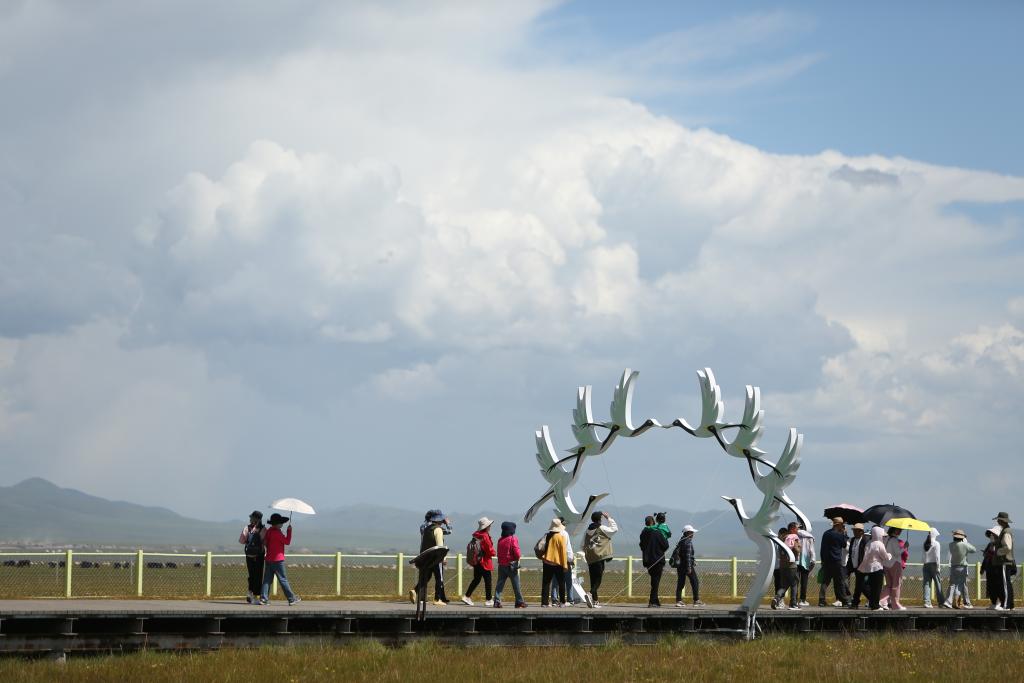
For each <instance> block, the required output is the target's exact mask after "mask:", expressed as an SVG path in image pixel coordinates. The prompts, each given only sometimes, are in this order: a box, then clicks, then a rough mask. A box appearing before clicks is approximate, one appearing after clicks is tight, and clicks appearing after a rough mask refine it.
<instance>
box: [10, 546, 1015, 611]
mask: <svg viewBox="0 0 1024 683" xmlns="http://www.w3.org/2000/svg"><path fill="white" fill-rule="evenodd" d="M411 556H412V555H408V554H405V553H397V554H386V555H384V554H380V555H347V554H343V553H341V552H335V553H323V554H319V553H301V554H300V553H296V554H289V555H288V564H287V571H288V577H289V581H290V582H291V583H292V586H293V588H294V589H295V590H296V592H297V593H299V594H300V595H303V596H304V597H320V598H330V597H334V598H346V599H363V598H394V597H395V596H396V595H398V596H403V595H407V593H408V591H409V590H410V589H412V587H413V583H414V582H415V581H416V575H417V572H416V571H415V570H413V569H412V568H410V567H408V566H407V565H408V562H407V559H408V558H409V557H411ZM453 565H454V566H453ZM464 567H466V564H465V562H464V558H463V555H462V554H461V553H458V554H455V555H452V556H449V559H448V562H447V566H446V567H445V569H444V570H443V576H444V578H443V581H444V584H445V588H446V591H447V593H448V596H449V597H450V598H455V599H457V598H458V597H459V596H461V595H463V592H464V590H465V589H466V583H465V578H466V577H465V575H464ZM755 568H756V561H755V560H749V559H742V558H737V557H730V558H698V560H697V572H698V575H699V577H700V591H701V598H702V599H703V600H704V601H705V602H721V601H726V602H728V601H732V600H738V599H739V598H741V597H742V596H743V595H744V594H745V593H746V591H747V588H748V587H749V585H750V582H751V581H752V580H753V575H754V571H755ZM540 569H541V563H540V562H539V561H538V560H536V559H535V558H532V557H529V558H526V557H524V558H523V559H522V561H521V568H520V579H521V582H522V589H523V593H524V595H526V596H527V597H529V598H531V599H534V600H536V599H537V597H539V595H540V584H541V580H540V578H541V577H540V575H541V571H540ZM971 569H972V572H973V574H974V577H973V578H974V581H973V589H974V590H973V591H972V592H973V593H974V594H975V598H976V599H978V600H981V598H982V596H983V595H984V594H985V587H984V583H985V578H984V575H983V574H982V572H981V571H980V569H981V566H980V564H976V565H973V566H972V567H971ZM945 573H946V577H945V578H946V579H947V582H948V569H946V572H945ZM816 574H817V572H816V571H814V572H812V573H811V576H810V580H809V581H808V587H807V600H808V601H809V602H810V603H811V604H817V601H818V597H819V589H820V587H819V585H818V582H817V578H816ZM577 575H578V576H579V577H580V579H581V580H582V581H583V583H584V585H587V584H588V580H587V577H586V566H585V565H581V566H579V567H578V568H577ZM246 577H247V570H246V565H245V556H244V555H242V554H238V553H213V552H201V553H169V552H158V551H149V550H142V549H139V550H136V551H134V552H123V551H122V552H105V551H88V552H85V551H78V550H64V551H53V552H19V551H14V552H2V553H0V599H14V598H72V597H74V598H86V597H107V598H129V597H152V598H201V597H237V596H240V595H244V594H245V589H246V584H247V581H246ZM495 578H496V577H495ZM648 578H649V577H648V575H647V573H646V571H645V570H644V569H643V567H642V565H641V564H640V562H639V558H636V557H632V556H627V557H616V558H613V559H612V560H611V561H610V562H609V563H608V565H607V566H606V568H605V572H604V581H603V583H602V586H601V599H602V601H603V602H615V601H628V600H634V599H642V600H646V598H647V596H648V593H649V592H650V583H649V580H648ZM675 578H676V574H675V572H674V571H672V569H671V568H669V567H666V568H665V575H664V578H663V579H662V582H661V588H660V590H659V593H660V594H661V595H662V596H673V597H674V593H675ZM1022 578H1024V566H1022V567H1021V571H1020V572H1019V574H1018V576H1017V577H1016V578H1015V579H1014V580H1015V581H1017V582H1021V581H1022ZM1018 586H1020V583H1018ZM1021 588H1024V586H1022V587H1021ZM922 589H923V582H922V579H921V565H920V564H914V563H908V565H907V569H906V571H905V572H904V582H903V596H904V597H905V598H906V599H907V600H908V601H909V602H910V603H914V602H917V601H920V600H921V598H922V596H923V590H922ZM689 590H691V589H690V587H689V586H687V592H688V591H689ZM1019 590H1021V589H1019ZM509 591H511V586H508V587H506V589H505V592H506V593H508V592H509ZM271 592H272V595H274V596H276V595H277V593H278V590H277V582H276V579H275V581H274V582H273V584H272V591H271ZM830 592H831V591H830ZM480 594H482V588H481V591H480V593H479V594H478V595H480ZM1021 594H1024V590H1021ZM684 595H685V593H684ZM828 601H829V602H831V598H829V599H828Z"/></svg>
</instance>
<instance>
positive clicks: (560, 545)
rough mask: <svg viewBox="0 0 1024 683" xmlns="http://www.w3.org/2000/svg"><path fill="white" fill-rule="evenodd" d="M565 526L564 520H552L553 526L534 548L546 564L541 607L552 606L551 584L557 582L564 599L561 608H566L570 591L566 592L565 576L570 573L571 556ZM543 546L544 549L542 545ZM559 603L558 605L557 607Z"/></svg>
mask: <svg viewBox="0 0 1024 683" xmlns="http://www.w3.org/2000/svg"><path fill="white" fill-rule="evenodd" d="M564 531H565V525H564V524H562V520H561V519H559V518H558V517H555V518H554V519H553V520H551V526H550V527H549V528H548V532H547V533H546V534H545V535H544V538H543V539H541V541H540V542H539V543H538V544H537V546H536V547H535V548H534V550H535V552H538V553H540V559H541V561H543V562H544V567H543V572H542V574H541V582H540V606H541V607H547V606H548V605H550V604H551V583H552V581H554V582H557V583H558V584H559V586H560V589H559V594H560V595H561V597H562V602H561V606H562V607H566V606H567V605H568V601H567V600H566V598H567V596H568V591H567V590H565V576H566V574H567V573H568V571H569V555H568V551H567V548H566V545H565V539H566V535H565V534H564V533H563V532H564ZM542 544H543V549H541V545H542ZM557 604H558V603H556V606H557Z"/></svg>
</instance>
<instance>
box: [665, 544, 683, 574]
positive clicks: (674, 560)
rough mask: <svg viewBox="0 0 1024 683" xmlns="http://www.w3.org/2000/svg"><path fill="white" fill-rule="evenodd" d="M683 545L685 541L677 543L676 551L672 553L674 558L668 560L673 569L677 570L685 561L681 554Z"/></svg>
mask: <svg viewBox="0 0 1024 683" xmlns="http://www.w3.org/2000/svg"><path fill="white" fill-rule="evenodd" d="M682 545H683V539H679V542H678V543H676V549H675V550H673V551H672V557H670V558H668V566H670V567H672V568H673V569H675V568H677V567H678V566H679V563H680V562H682V561H683V558H682V552H681V550H682Z"/></svg>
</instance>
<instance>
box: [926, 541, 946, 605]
mask: <svg viewBox="0 0 1024 683" xmlns="http://www.w3.org/2000/svg"><path fill="white" fill-rule="evenodd" d="M939 549H940V546H939V530H938V529H936V528H935V527H932V530H931V531H929V532H928V537H927V538H925V539H924V558H922V560H923V563H922V564H921V578H922V579H923V580H924V587H923V588H924V606H925V609H932V587H933V586H934V587H935V599H936V601H937V602H938V603H939V604H940V605H941V604H943V603H945V602H946V598H944V597H943V596H942V556H941V553H940V552H939Z"/></svg>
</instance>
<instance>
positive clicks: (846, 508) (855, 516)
mask: <svg viewBox="0 0 1024 683" xmlns="http://www.w3.org/2000/svg"><path fill="white" fill-rule="evenodd" d="M824 514H825V517H826V518H828V519H832V518H833V517H842V518H843V521H845V522H848V523H850V524H856V523H857V522H864V521H865V520H864V511H863V510H861V509H860V508H859V507H857V506H856V505H850V504H849V503H839V504H838V505H830V506H828V507H827V508H825V513H824Z"/></svg>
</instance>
